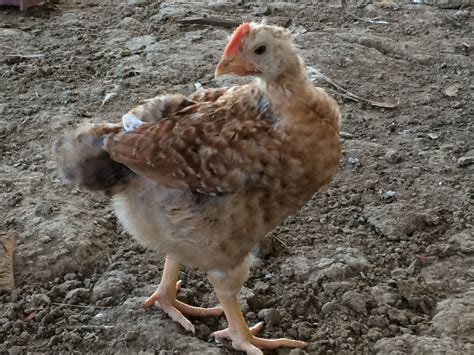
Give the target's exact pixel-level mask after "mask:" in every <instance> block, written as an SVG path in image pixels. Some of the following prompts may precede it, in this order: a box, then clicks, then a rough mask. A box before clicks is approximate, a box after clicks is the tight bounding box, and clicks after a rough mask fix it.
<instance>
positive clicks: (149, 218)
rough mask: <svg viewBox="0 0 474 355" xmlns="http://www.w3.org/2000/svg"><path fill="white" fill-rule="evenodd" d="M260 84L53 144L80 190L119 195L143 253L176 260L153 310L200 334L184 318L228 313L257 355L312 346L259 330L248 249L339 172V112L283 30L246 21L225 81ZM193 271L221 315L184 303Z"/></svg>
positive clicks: (152, 105) (199, 95) (149, 106)
mask: <svg viewBox="0 0 474 355" xmlns="http://www.w3.org/2000/svg"><path fill="white" fill-rule="evenodd" d="M224 74H234V75H238V76H253V77H255V80H254V81H253V82H251V83H250V84H247V85H242V86H234V87H229V88H220V89H210V90H205V91H201V92H196V93H195V94H193V95H191V96H190V97H184V96H181V95H171V96H159V97H156V98H154V99H151V100H149V101H148V102H146V103H145V104H144V105H142V106H139V107H137V108H135V109H133V110H131V111H130V112H129V113H128V114H126V115H125V116H124V117H123V122H122V123H119V124H109V123H104V124H96V125H84V126H82V127H79V128H78V129H76V130H75V131H73V132H69V133H66V134H65V135H64V136H63V137H61V138H60V139H59V140H58V142H57V144H56V145H55V148H54V152H55V155H56V161H57V163H58V166H59V169H60V171H61V172H62V174H63V176H64V177H65V179H66V180H67V181H69V182H70V183H71V184H73V185H75V186H78V187H80V188H85V189H89V190H94V191H104V192H105V193H106V194H108V195H109V196H111V198H112V203H113V207H114V209H115V212H116V214H117V216H118V219H119V220H120V222H121V223H122V224H123V226H124V227H125V228H126V230H127V231H128V232H129V233H130V234H131V235H132V236H133V237H134V238H136V239H137V240H138V241H140V242H141V243H143V244H144V245H146V246H148V247H150V248H152V249H154V250H156V251H158V252H160V253H162V254H164V255H166V257H165V264H164V270H163V275H162V280H161V283H160V284H159V286H158V288H157V290H156V292H155V293H154V294H153V295H152V296H150V298H148V299H147V300H146V302H145V306H146V307H150V306H153V305H154V304H158V306H159V307H160V308H161V309H162V310H163V311H164V312H166V313H167V314H168V315H169V316H170V317H171V318H172V319H173V320H175V321H177V322H178V323H179V324H181V325H182V326H183V327H184V328H185V329H186V330H188V331H192V332H194V327H193V325H192V323H191V322H190V321H189V320H188V319H187V318H186V316H218V315H221V314H222V312H224V313H225V316H226V319H227V322H228V328H226V329H224V330H220V331H216V332H215V333H213V335H214V336H215V337H216V338H229V339H230V340H231V341H232V346H233V347H234V348H235V349H237V350H242V351H245V352H246V353H247V354H262V350H261V349H273V348H277V347H296V348H303V347H305V346H306V345H307V343H305V342H303V341H298V340H291V339H286V338H283V339H262V338H258V337H256V333H257V332H258V331H260V330H261V329H262V326H263V324H261V323H259V324H257V325H256V326H254V327H251V328H249V327H248V326H247V324H246V322H245V320H244V317H243V315H242V313H241V310H240V306H239V303H238V301H237V297H236V295H237V293H238V292H239V290H240V289H241V287H242V285H243V284H244V282H245V281H246V279H247V277H248V274H249V253H250V252H251V249H252V248H253V247H254V246H255V245H256V244H258V243H259V241H261V240H262V238H264V236H265V235H266V234H267V233H268V232H270V231H271V230H272V229H274V228H275V227H276V226H278V225H279V224H280V223H281V222H282V221H283V220H284V219H285V218H286V217H288V216H289V215H291V214H293V213H295V212H296V211H298V209H299V208H301V207H302V206H303V205H304V204H305V203H306V202H307V201H308V200H310V199H311V197H312V196H313V194H314V193H315V192H317V191H318V190H320V189H321V188H323V187H325V186H327V185H328V184H329V182H330V181H331V179H332V177H333V175H334V174H335V172H336V170H337V167H338V164H339V159H340V154H341V149H340V143H339V138H338V132H339V128H340V118H341V115H340V111H339V108H338V105H337V103H336V102H335V101H334V100H333V99H332V98H330V97H329V96H328V95H327V94H326V93H325V91H324V90H322V89H321V88H315V87H313V85H312V84H311V82H310V80H309V78H308V75H307V72H306V68H305V66H304V63H303V61H302V59H301V58H300V56H299V55H298V52H297V50H296V48H295V46H294V44H293V42H292V40H291V36H290V34H289V32H288V31H287V30H285V29H283V28H280V27H276V26H271V25H264V24H256V23H244V24H242V25H241V26H239V27H238V28H237V29H236V31H235V32H234V34H233V35H232V37H231V39H230V41H229V43H228V45H227V47H226V48H225V50H224V54H223V56H222V58H221V60H220V62H219V64H218V66H217V68H216V71H215V76H216V77H217V76H220V75H224ZM182 264H185V265H188V266H190V267H195V268H198V269H201V270H204V271H206V272H207V275H208V278H209V280H210V282H211V284H212V285H213V287H214V290H215V292H216V295H217V297H218V299H219V302H220V305H221V307H214V308H209V309H205V308H200V307H193V306H190V305H187V304H184V303H183V302H180V301H178V300H176V293H177V290H178V289H179V285H180V283H179V282H178V273H179V270H180V265H182Z"/></svg>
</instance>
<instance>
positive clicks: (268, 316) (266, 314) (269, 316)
mask: <svg viewBox="0 0 474 355" xmlns="http://www.w3.org/2000/svg"><path fill="white" fill-rule="evenodd" d="M258 318H259V319H262V320H263V321H265V324H268V325H278V324H279V323H280V320H281V314H280V312H278V311H277V310H276V309H274V308H270V309H268V308H264V309H262V310H260V311H259V312H258Z"/></svg>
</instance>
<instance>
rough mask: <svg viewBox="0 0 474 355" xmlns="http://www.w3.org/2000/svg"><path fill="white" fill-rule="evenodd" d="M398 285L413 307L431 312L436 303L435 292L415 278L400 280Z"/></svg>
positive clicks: (426, 312)
mask: <svg viewBox="0 0 474 355" xmlns="http://www.w3.org/2000/svg"><path fill="white" fill-rule="evenodd" d="M397 287H398V290H399V292H400V295H401V296H402V297H403V298H404V299H405V300H406V301H408V304H409V305H410V307H411V308H413V309H417V310H421V311H422V312H423V313H425V314H430V313H431V310H432V308H433V307H434V305H435V303H436V302H435V300H434V299H433V295H434V293H433V292H432V291H431V290H429V289H428V288H427V287H426V286H425V285H423V284H422V283H421V282H419V281H417V280H415V279H408V280H399V281H397Z"/></svg>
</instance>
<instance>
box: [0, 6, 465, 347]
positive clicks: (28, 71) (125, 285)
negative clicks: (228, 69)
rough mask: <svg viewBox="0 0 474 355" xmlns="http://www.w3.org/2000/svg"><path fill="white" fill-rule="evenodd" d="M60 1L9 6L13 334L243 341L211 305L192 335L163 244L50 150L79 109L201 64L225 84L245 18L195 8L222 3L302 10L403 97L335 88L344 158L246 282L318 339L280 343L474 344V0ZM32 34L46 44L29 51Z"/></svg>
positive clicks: (199, 280) (295, 22)
mask: <svg viewBox="0 0 474 355" xmlns="http://www.w3.org/2000/svg"><path fill="white" fill-rule="evenodd" d="M55 3H56V5H54V6H53V5H49V6H47V7H42V8H39V9H32V10H30V11H29V12H28V13H19V12H18V11H17V9H15V8H0V75H1V79H0V92H1V96H0V152H1V156H2V159H1V167H0V169H1V170H0V171H1V177H0V193H1V200H0V202H1V219H0V231H2V232H4V234H5V233H6V232H7V231H9V232H10V233H11V235H14V236H15V237H16V253H15V272H16V274H15V281H16V286H17V287H16V289H15V290H14V291H13V292H12V293H4V294H2V295H1V298H0V300H1V304H0V353H1V354H11V355H13V354H26V353H33V352H34V353H48V354H55V353H86V352H90V353H96V354H97V353H103V354H108V353H124V354H125V353H126V354H129V353H137V352H141V354H155V353H156V354H160V355H164V354H187V353H189V354H236V352H235V351H233V350H232V349H231V348H230V347H229V344H219V343H216V342H215V341H214V340H213V339H212V338H211V337H210V336H209V335H210V333H211V332H212V331H214V330H218V329H221V328H222V327H224V326H225V320H224V319H223V318H221V319H202V320H201V319H193V323H194V324H195V326H196V329H197V334H196V336H192V335H190V334H186V333H185V332H184V331H183V330H182V329H181V328H180V327H179V326H178V325H176V324H175V323H173V322H172V321H171V320H170V319H168V318H167V317H165V316H164V315H163V314H162V313H161V312H160V311H159V310H144V309H143V308H142V306H141V304H142V302H143V300H144V299H145V297H146V296H147V295H149V294H150V293H151V292H152V291H153V290H154V288H155V287H156V285H157V282H158V281H159V277H160V270H161V267H162V258H161V257H160V256H159V255H157V254H155V253H154V252H151V251H149V250H146V249H144V248H143V247H141V246H139V245H138V244H137V243H136V242H135V241H134V240H132V239H131V238H130V237H129V236H128V235H127V234H126V233H125V232H124V231H123V230H122V228H121V227H120V226H119V225H117V223H116V219H115V217H114V215H113V214H112V212H111V210H110V208H109V207H108V204H107V200H106V199H104V198H101V197H100V196H91V195H88V194H83V193H82V192H79V191H73V193H71V190H70V189H69V188H68V187H65V186H63V184H62V183H61V182H60V181H59V180H58V179H57V177H56V173H55V167H54V164H53V162H52V161H51V160H50V156H49V151H50V144H51V142H52V141H53V140H54V139H55V137H56V136H57V135H58V134H60V132H61V131H63V130H64V129H66V128H67V127H71V126H74V125H76V124H78V123H80V122H84V121H88V120H90V121H95V122H99V121H104V120H105V121H117V120H118V119H119V118H120V117H121V115H122V114H123V113H125V112H126V111H128V110H129V108H131V107H133V106H134V105H137V104H138V103H139V102H140V100H143V99H146V98H149V97H152V96H154V95H156V94H160V93H169V92H182V93H190V92H192V91H193V90H194V83H195V82H200V83H201V84H202V85H203V86H204V87H212V86H218V85H224V83H223V82H220V83H216V82H215V80H214V78H213V69H214V66H215V65H216V63H217V61H218V59H219V57H220V54H221V51H222V49H223V47H224V45H225V42H226V40H227V36H228V35H229V33H230V29H224V28H219V27H213V26H206V25H189V24H182V23H181V22H180V21H181V20H182V19H184V18H189V17H194V16H202V15H205V14H207V15H209V16H216V17H221V18H226V19H232V20H237V21H240V20H260V19H262V18H266V19H268V21H269V22H271V23H276V24H280V25H287V26H291V27H292V28H293V29H294V30H295V33H296V34H297V37H296V41H297V43H298V46H299V47H300V48H301V51H302V54H303V56H304V58H305V60H306V61H307V64H308V65H311V66H315V67H317V68H318V69H319V70H320V71H321V72H322V73H324V74H326V75H327V76H328V77H330V78H331V79H333V80H335V81H337V82H338V83H340V84H341V85H342V86H344V87H345V88H347V89H348V90H350V91H351V92H353V93H357V94H359V95H361V96H364V97H370V98H372V99H378V100H384V99H399V100H400V105H399V107H398V108H396V109H383V108H376V107H372V106H370V105H367V104H364V103H357V102H353V101H350V100H348V99H347V98H344V97H342V96H340V95H336V97H337V99H338V100H339V102H340V104H341V107H342V110H343V113H344V114H343V117H344V124H343V130H344V132H345V134H344V136H343V137H344V138H343V146H344V154H343V159H342V160H341V168H340V171H339V173H338V175H337V178H336V179H335V181H334V183H333V184H332V186H331V188H330V189H329V191H327V192H324V193H320V194H317V195H315V197H314V199H313V200H312V201H311V202H310V203H309V204H308V205H307V206H306V207H305V208H304V209H303V210H302V211H301V212H300V213H299V214H298V215H297V216H294V217H292V218H289V219H288V220H287V221H286V222H285V223H284V224H283V225H282V226H281V227H279V228H278V229H277V230H276V231H275V232H274V233H273V234H272V235H271V236H269V238H268V239H267V240H266V241H265V243H264V244H263V245H262V246H261V247H260V248H259V250H257V251H256V258H255V263H254V266H253V268H252V274H251V277H250V279H249V281H248V282H247V283H246V288H245V289H244V290H243V291H242V293H241V301H242V308H243V309H244V312H245V316H246V318H247V320H248V322H249V323H252V324H253V323H255V322H257V321H259V320H264V321H265V322H266V328H265V331H264V333H263V335H264V336H267V337H277V336H289V337H295V338H300V339H303V340H307V341H309V342H310V343H311V345H310V346H309V348H308V349H306V351H305V352H303V351H300V350H293V351H289V350H286V349H282V350H279V351H278V352H274V353H275V354H276V353H278V354H288V353H291V354H292V355H296V354H304V353H307V354H354V353H358V354H370V353H378V354H473V353H474V263H473V261H474V230H473V216H474V209H473V195H474V183H473V182H474V181H473V180H474V179H473V176H474V175H473V172H474V165H473V161H474V150H473V149H474V148H473V142H474V130H473V126H474V124H473V122H474V121H473V112H474V107H473V106H472V102H471V101H472V92H473V89H474V84H473V80H472V46H473V45H474V42H473V36H472V13H471V8H470V7H469V5H470V2H469V1H460V2H459V1H458V2H457V3H455V2H454V1H451V2H449V1H444V2H442V1H439V2H435V1H432V2H431V4H430V5H413V4H407V3H406V2H400V3H399V4H398V5H396V4H395V3H392V2H390V1H383V2H381V3H375V4H374V3H372V2H371V1H357V2H355V1H352V2H351V1H350V2H348V6H347V12H346V13H345V12H344V11H342V10H341V8H340V7H339V3H335V2H316V1H315V2H311V1H300V2H297V1H292V2H278V3H275V2H274V3H272V4H271V5H270V6H260V7H259V6H258V5H257V4H256V3H255V2H251V1H245V2H244V1H240V2H238V1H235V2H230V1H229V2H227V3H226V2H221V3H217V2H215V3H207V2H191V1H188V2H184V1H181V2H178V1H161V2H160V1H144V0H134V1H130V0H129V1H118V0H117V1H110V0H108V1H98V0H89V1H60V2H58V1H56V2H55ZM312 3H313V4H312ZM463 4H464V5H463ZM460 6H461V7H460ZM453 7H454V8H453ZM374 18H375V19H378V20H383V21H386V23H370V22H369V21H368V20H367V19H374ZM29 54H42V55H44V56H41V57H40V58H28V57H19V56H11V55H29ZM322 85H323V86H324V87H326V88H328V89H331V86H330V85H328V84H325V83H323V84H322ZM112 94H114V95H115V96H113V95H112ZM112 96H113V97H112ZM105 97H107V98H109V100H106V101H105V102H104V98H105ZM181 277H182V280H183V282H184V285H185V288H184V289H183V290H182V291H181V292H180V298H181V299H184V300H186V301H188V302H190V303H192V304H203V305H213V304H215V303H216V299H215V297H214V295H213V293H212V289H211V287H210V284H209V283H208V281H207V279H206V278H205V275H204V274H202V273H200V272H197V271H195V270H189V269H185V270H184V271H183V272H182V275H181Z"/></svg>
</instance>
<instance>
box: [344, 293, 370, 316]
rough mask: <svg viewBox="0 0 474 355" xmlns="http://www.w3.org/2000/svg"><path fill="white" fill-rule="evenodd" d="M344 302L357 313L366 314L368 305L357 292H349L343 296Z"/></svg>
mask: <svg viewBox="0 0 474 355" xmlns="http://www.w3.org/2000/svg"><path fill="white" fill-rule="evenodd" d="M342 302H343V303H344V304H346V305H347V306H348V307H349V308H351V309H352V310H353V311H355V312H357V313H365V312H366V310H367V303H366V302H365V299H364V296H363V295H361V294H360V293H358V292H356V291H347V292H346V293H344V294H343V295H342Z"/></svg>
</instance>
